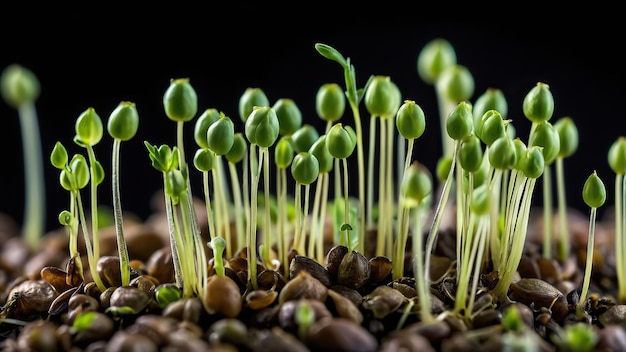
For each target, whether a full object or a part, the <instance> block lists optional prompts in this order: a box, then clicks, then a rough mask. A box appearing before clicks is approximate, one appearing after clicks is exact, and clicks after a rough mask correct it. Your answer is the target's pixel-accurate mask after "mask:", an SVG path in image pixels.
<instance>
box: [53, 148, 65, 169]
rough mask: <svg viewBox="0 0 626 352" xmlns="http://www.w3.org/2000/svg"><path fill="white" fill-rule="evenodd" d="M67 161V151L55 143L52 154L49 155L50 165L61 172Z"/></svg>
mask: <svg viewBox="0 0 626 352" xmlns="http://www.w3.org/2000/svg"><path fill="white" fill-rule="evenodd" d="M67 160H68V155H67V149H65V146H63V144H61V142H56V143H55V144H54V148H52V153H50V163H51V164H52V166H54V167H56V168H57V169H59V170H63V169H64V168H65V165H67Z"/></svg>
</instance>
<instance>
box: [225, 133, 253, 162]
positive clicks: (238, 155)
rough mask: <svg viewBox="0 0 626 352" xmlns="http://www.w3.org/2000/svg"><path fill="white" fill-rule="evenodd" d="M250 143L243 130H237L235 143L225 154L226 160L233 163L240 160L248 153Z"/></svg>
mask: <svg viewBox="0 0 626 352" xmlns="http://www.w3.org/2000/svg"><path fill="white" fill-rule="evenodd" d="M247 149H248V144H247V143H246V139H245V137H244V136H243V133H242V132H236V133H235V135H234V136H233V145H232V146H231V147H230V150H229V151H228V153H226V154H225V157H226V160H228V162H231V163H238V162H240V161H241V160H242V159H243V157H244V156H245V154H246V150H247Z"/></svg>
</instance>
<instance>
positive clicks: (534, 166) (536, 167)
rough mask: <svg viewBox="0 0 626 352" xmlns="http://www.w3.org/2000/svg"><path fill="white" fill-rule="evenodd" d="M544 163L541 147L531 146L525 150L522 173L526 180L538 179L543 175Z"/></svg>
mask: <svg viewBox="0 0 626 352" xmlns="http://www.w3.org/2000/svg"><path fill="white" fill-rule="evenodd" d="M544 168H545V161H544V157H543V152H542V151H541V147H538V146H536V145H535V146H532V147H530V148H528V149H527V150H526V153H525V156H524V165H523V168H522V171H523V172H524V176H526V177H528V178H535V179H536V178H539V176H541V175H542V174H543V171H544Z"/></svg>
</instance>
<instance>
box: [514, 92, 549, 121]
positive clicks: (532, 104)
mask: <svg viewBox="0 0 626 352" xmlns="http://www.w3.org/2000/svg"><path fill="white" fill-rule="evenodd" d="M522 107H523V111H524V116H526V118H527V119H528V120H530V121H531V122H532V123H540V122H542V121H548V120H550V118H552V113H553V112H554V97H553V96H552V92H551V91H550V86H549V85H547V84H545V83H542V82H537V84H536V85H535V86H534V87H533V88H532V89H531V90H530V91H529V92H528V93H527V94H526V96H525V97H524V101H523V103H522Z"/></svg>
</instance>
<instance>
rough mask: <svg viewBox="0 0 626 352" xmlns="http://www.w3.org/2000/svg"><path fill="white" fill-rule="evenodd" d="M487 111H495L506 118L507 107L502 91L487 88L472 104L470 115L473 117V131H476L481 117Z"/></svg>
mask: <svg viewBox="0 0 626 352" xmlns="http://www.w3.org/2000/svg"><path fill="white" fill-rule="evenodd" d="M489 110H496V111H498V112H499V113H500V115H502V116H505V117H506V116H507V115H508V113H509V106H508V104H507V101H506V98H505V97H504V93H502V90H500V89H497V88H487V90H485V92H484V93H483V94H481V95H480V96H479V97H478V98H477V99H476V102H474V108H473V110H472V113H473V115H474V129H475V130H477V129H478V125H480V121H481V119H482V117H483V115H484V114H485V113H486V112H487V111H489Z"/></svg>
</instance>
